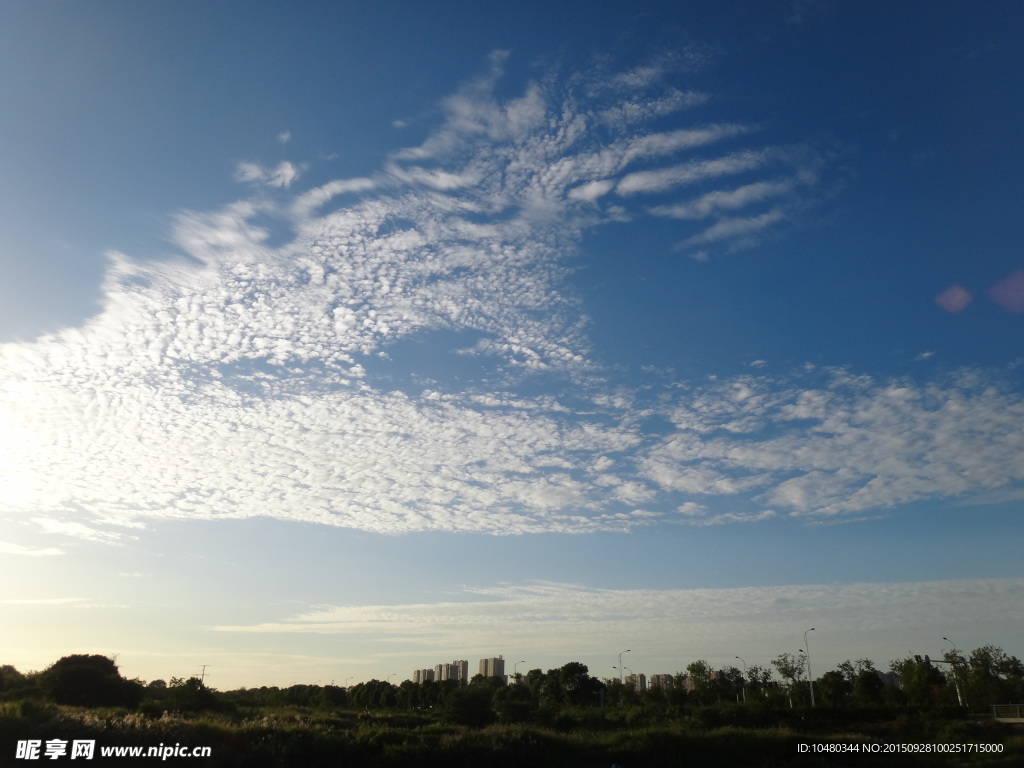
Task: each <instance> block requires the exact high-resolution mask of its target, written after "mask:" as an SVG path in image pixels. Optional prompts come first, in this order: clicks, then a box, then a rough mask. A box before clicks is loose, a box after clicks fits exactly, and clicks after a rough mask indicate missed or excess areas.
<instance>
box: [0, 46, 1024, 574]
mask: <svg viewBox="0 0 1024 768" xmlns="http://www.w3.org/2000/svg"><path fill="white" fill-rule="evenodd" d="M504 58H505V56H504V54H500V53H499V54H495V55H494V56H493V57H492V59H491V62H490V69H489V70H488V71H487V72H486V73H485V74H484V75H483V76H481V77H479V78H477V79H476V80H474V81H472V82H470V83H468V84H467V85H466V86H465V87H463V88H462V89H460V90H459V91H458V92H457V93H455V94H454V95H452V96H451V97H450V98H448V99H447V100H445V102H444V103H443V110H444V120H443V121H442V123H441V125H440V126H439V127H438V128H437V130H436V131H434V133H433V134H432V135H430V136H429V137H428V138H427V140H426V141H424V142H423V144H421V145H420V146H417V147H411V148H406V149H401V150H397V151H395V152H394V153H393V154H392V155H391V156H390V157H389V158H388V160H387V162H386V163H385V164H384V167H383V168H382V169H381V170H380V171H379V172H378V173H377V174H374V175H372V176H371V177H367V178H361V179H339V180H335V181H332V182H330V183H328V184H325V185H323V186H320V187H317V188H314V189H308V190H305V191H301V192H295V193H293V192H290V191H286V189H287V188H289V187H290V186H291V185H293V184H294V183H295V182H296V180H297V179H298V177H299V173H300V170H301V169H300V168H299V167H297V166H292V165H290V164H283V165H281V166H278V167H277V168H274V169H268V168H265V167H264V166H262V165H260V164H258V163H246V164H242V165H240V166H239V169H238V178H239V179H240V180H243V181H248V182H253V183H257V184H260V185H263V186H272V187H275V188H278V189H279V191H278V193H277V194H279V195H280V196H281V197H280V198H279V199H278V200H277V201H272V200H270V199H268V197H267V195H266V194H260V195H258V196H256V197H255V198H254V199H252V200H241V201H238V202H235V203H233V204H231V205H227V206H225V207H223V208H221V209H218V210H214V211H205V212H195V211H190V212H182V213H181V214H179V216H178V217H177V223H176V227H175V230H174V238H175V241H176V243H177V245H178V246H179V247H180V249H181V251H182V253H183V254H185V255H187V256H188V257H189V258H188V259H182V260H181V261H178V262H172V263H167V262H161V263H152V262H149V263H147V262H141V261H138V260H135V259H132V258H129V257H127V256H124V255H121V254H116V253H115V254H111V256H110V266H109V269H108V272H107V276H106V281H105V284H104V286H103V306H104V308H103V311H102V312H101V313H100V314H99V315H97V316H96V317H94V318H92V319H91V320H90V321H89V322H87V323H86V324H84V325H83V326H82V327H80V328H71V329H67V330H64V331H62V332H60V333H57V334H53V335H50V336H46V337H43V338H40V339H38V340H37V341H35V342H33V343H21V344H8V345H5V346H3V347H2V348H0V382H2V383H0V423H2V426H3V428H2V430H0V471H2V472H3V473H4V475H5V477H4V482H5V484H6V488H7V492H6V493H5V495H4V498H3V499H2V500H0V505H2V508H3V509H4V510H5V511H7V512H13V513H20V514H23V515H25V516H26V517H30V518H32V519H35V520H37V521H38V522H37V525H39V526H40V527H41V528H42V529H43V531H44V532H48V533H51V534H55V535H64V536H73V537H79V538H85V539H92V540H96V541H114V540H117V539H118V538H121V537H125V536H128V535H129V533H130V531H131V530H132V529H133V528H137V527H139V526H140V525H144V524H145V521H146V520H147V519H159V518H199V519H210V518H242V517H248V516H255V515H269V516H273V517H276V518H279V519H286V520H303V521H311V522H318V523H323V524H329V525H337V526H346V527H352V528H359V529H363V530H370V531H378V532H405V531H422V530H446V531H476V532H488V533H529V532H544V531H565V532H584V531H595V530H628V529H629V528H631V527H634V526H638V525H648V524H651V522H652V521H657V520H659V519H672V520H674V521H679V522H686V523H691V524H702V525H707V524H715V523H726V522H732V523H742V522H757V521H761V520H766V519H770V518H772V517H776V516H778V515H780V514H782V513H793V514H800V515H835V514H840V513H846V512H855V511H858V510H862V509H867V508H873V507H886V506H892V505H894V504H897V503H903V502H906V501H910V500H914V499H919V498H926V497H930V496H931V497H934V496H948V495H954V494H962V493H965V492H969V491H972V490H979V489H991V488H996V487H1002V486H1006V485H1009V484H1013V483H1017V482H1019V481H1020V480H1021V479H1024V468H1022V467H1021V466H1020V464H1019V462H1016V461H1014V460H1013V459H1012V456H1014V455H1020V448H1021V447H1022V446H1021V442H1022V440H1024V438H1022V437H1021V435H1024V430H1021V429H1020V426H1021V422H1022V416H1024V404H1022V402H1021V399H1020V397H1019V395H1017V394H1015V393H1013V392H1011V391H1007V390H1000V389H998V388H993V386H991V385H990V384H988V383H987V382H985V381H982V380H980V379H979V378H977V376H975V377H974V378H973V379H972V378H971V374H967V373H965V374H963V375H962V377H961V378H960V379H959V380H956V381H950V382H947V383H946V384H945V385H939V384H936V385H933V386H928V387H922V386H916V385H912V384H906V383H899V382H884V381H874V380H868V379H865V378H863V377H861V378H858V377H855V376H853V375H852V374H847V373H843V372H835V373H834V375H833V376H832V381H831V382H830V383H828V384H826V385H817V384H815V385H813V386H812V385H811V384H809V383H808V381H801V380H792V381H776V380H771V379H769V378H767V377H761V378H756V377H748V378H744V379H738V380H736V381H733V382H727V383H721V384H719V385H716V386H715V387H710V388H704V389H702V390H699V391H698V390H695V389H693V388H687V387H676V388H673V390H672V391H671V392H669V393H664V396H663V397H656V398H655V399H654V402H653V404H652V402H648V403H647V404H641V403H640V400H641V399H642V398H641V397H640V396H639V394H638V393H632V394H630V393H629V392H627V391H626V390H625V389H624V388H623V386H622V385H621V383H620V382H616V381H614V380H613V376H612V374H611V373H610V372H609V371H608V370H606V369H604V368H602V367H601V366H600V365H598V364H596V363H595V362H594V360H593V359H592V358H593V356H592V354H591V352H590V349H589V342H588V333H587V320H586V318H585V317H584V316H583V315H582V313H581V310H580V300H579V297H577V296H576V295H574V294H573V292H572V291H571V290H570V288H569V285H570V283H569V281H568V280H567V278H568V277H569V275H570V271H571V265H572V263H573V262H572V259H574V258H577V257H578V253H577V250H578V245H579V242H580V238H581V236H582V234H583V233H584V232H585V231H587V230H588V229H592V228H594V227H598V226H601V225H604V224H607V223H609V222H614V221H621V220H623V219H629V218H637V217H642V216H649V215H655V216H662V217H669V218H672V219H674V220H678V221H679V222H680V226H681V227H691V228H694V227H695V229H691V230H690V231H689V236H688V239H686V240H684V243H692V244H699V245H701V246H702V247H703V246H706V247H710V248H715V247H721V248H722V249H723V251H722V252H726V251H729V250H734V249H735V247H737V245H740V244H742V242H744V240H745V239H749V238H750V236H751V235H752V234H760V233H762V232H763V231H764V230H767V229H771V228H773V227H776V226H780V225H783V224H785V223H786V222H787V221H788V220H789V211H790V210H793V209H796V208H799V207H806V205H808V204H809V203H810V202H812V201H813V199H814V197H815V195H816V194H818V192H817V190H818V181H817V180H818V179H819V178H820V177H822V175H823V174H825V173H827V171H828V163H827V158H826V157H825V155H823V154H821V153H819V152H817V151H816V150H814V149H813V148H812V147H810V146H805V145H789V146H785V147H781V146H768V145H764V144H763V143H759V142H758V135H759V128H760V127H759V125H758V124H756V123H743V122H729V123H721V122H708V121H703V120H701V117H700V113H699V110H700V108H701V106H702V105H703V104H704V103H705V102H706V101H707V98H706V95H705V94H701V93H699V92H696V91H682V90H679V89H678V88H676V87H674V86H672V85H670V84H668V83H667V79H666V77H667V76H666V73H665V71H663V70H662V69H661V68H660V65H652V66H651V67H647V68H644V69H643V70H642V71H640V70H637V71H634V72H633V73H632V74H631V75H630V77H626V78H623V77H617V76H614V74H613V73H602V72H600V71H599V70H595V71H594V72H591V73H589V74H588V75H586V76H582V75H578V76H574V77H570V78H568V79H567V80H563V81H558V82H556V81H555V78H550V79H548V80H546V81H544V83H532V84H530V85H529V86H527V87H526V88H525V90H524V91H523V93H522V95H520V96H518V97H515V98H509V99H500V98H498V97H496V96H495V95H494V87H495V84H496V83H497V82H498V80H499V79H500V78H501V77H502V65H503V61H504ZM641 75H642V77H641ZM687 110H692V111H693V117H692V122H693V127H692V128H688V129H685V130H675V131H670V132H658V131H655V130H646V131H645V130H644V126H645V125H649V124H651V121H652V120H654V119H655V118H660V117H664V116H665V115H667V114H671V113H683V112H686V111H687ZM687 114H689V113H687ZM683 116H684V115H681V116H680V119H682V117H683ZM598 136H601V137H602V139H601V140H599V139H598V138H597V137H598ZM694 185H700V186H699V189H698V191H697V192H696V193H694V192H687V191H686V190H688V189H690V188H691V187H693V186H694ZM655 193H657V194H659V195H660V197H659V198H658V200H657V204H656V205H652V204H651V203H650V202H648V200H649V196H650V195H652V194H655ZM665 193H669V194H672V195H678V199H677V200H676V201H675V202H672V201H669V202H665ZM695 195H696V196H695ZM268 220H270V221H275V220H276V221H277V222H278V224H279V225H280V226H281V227H282V228H284V227H290V228H291V232H292V233H293V234H292V236H291V237H290V239H289V240H288V242H286V243H285V244H284V245H271V242H273V240H272V238H271V232H270V231H269V230H268V229H267V228H266V227H267V226H270V225H268V224H265V223H263V224H260V223H257V222H266V221H268ZM686 222H690V223H686ZM684 234H685V233H684ZM709 253H711V255H717V254H715V253H714V251H710V252H709V251H708V250H704V251H702V252H701V254H702V256H707V255H708V254H709ZM406 341H410V342H413V343H416V344H420V343H423V344H427V343H429V344H430V345H432V349H435V350H440V351H438V352H437V354H439V355H444V354H450V355H453V356H454V355H458V358H457V359H459V360H461V361H472V362H475V363H478V364H479V366H480V368H481V369H482V370H483V371H484V372H485V373H484V375H482V376H481V377H480V378H479V379H474V380H473V381H470V382H468V383H463V384H461V385H453V384H451V383H448V384H428V385H425V386H419V387H417V388H415V391H414V388H412V387H408V386H405V387H402V386H390V387H386V386H384V384H383V383H382V382H383V380H382V379H380V378H377V377H375V376H374V369H375V366H377V365H378V364H379V363H380V361H381V360H382V359H383V357H382V356H387V355H389V354H391V353H393V352H395V350H396V349H398V348H399V345H400V344H401V343H402V342H406ZM440 344H445V345H447V346H445V347H444V348H443V349H442V348H441V347H440V346H438V345H440ZM450 359H456V358H455V357H452V358H450ZM537 382H545V383H549V384H550V383H551V382H556V383H558V385H559V386H557V387H552V388H550V391H559V392H571V393H573V394H571V395H570V394H566V395H559V396H555V395H547V396H539V395H536V394H527V393H535V392H536V391H537V387H536V386H534V385H535V384H536V383H537ZM524 383H525V384H526V385H528V386H524ZM611 392H615V393H616V394H615V395H614V396H612V395H611V394H610V393H611ZM647 399H648V401H650V397H649V395H648V396H647ZM651 418H660V419H661V420H662V421H663V422H664V423H665V425H666V427H667V434H666V430H662V431H660V432H659V433H658V435H654V436H652V435H649V434H647V433H646V432H644V430H643V429H642V428H641V424H643V423H644V420H649V419H651ZM886 457H890V458H886ZM712 496H724V497H728V499H729V502H730V504H731V505H733V506H735V507H736V508H735V509H733V510H732V511H730V512H728V513H726V514H716V513H714V512H712V511H710V510H711V507H709V506H708V504H709V503H710V502H709V501H708V499H709V497H712ZM698 502H699V503H698ZM677 509H678V510H686V512H685V514H682V515H679V514H677V513H676V512H675V511H674V510H677ZM6 546H7V549H6V551H7V552H14V553H22V554H43V553H45V554H51V553H56V551H55V550H49V549H48V550H28V549H23V548H19V547H18V545H6ZM12 547H13V548H12Z"/></svg>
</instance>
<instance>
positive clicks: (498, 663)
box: [480, 655, 505, 680]
mask: <svg viewBox="0 0 1024 768" xmlns="http://www.w3.org/2000/svg"><path fill="white" fill-rule="evenodd" d="M480 674H481V675H483V676H484V677H500V678H501V679H502V680H504V679H505V658H504V657H503V656H501V655H499V656H497V657H496V658H491V659H480Z"/></svg>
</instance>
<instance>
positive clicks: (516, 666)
mask: <svg viewBox="0 0 1024 768" xmlns="http://www.w3.org/2000/svg"><path fill="white" fill-rule="evenodd" d="M525 663H526V659H520V660H519V661H517V662H516V663H515V664H513V665H512V677H513V678H515V681H516V683H518V682H519V665H520V664H525Z"/></svg>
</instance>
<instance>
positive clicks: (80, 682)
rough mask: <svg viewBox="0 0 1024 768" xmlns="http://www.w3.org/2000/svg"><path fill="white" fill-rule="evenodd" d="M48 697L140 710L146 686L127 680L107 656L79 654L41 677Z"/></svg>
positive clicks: (78, 702) (91, 705) (47, 670)
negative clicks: (138, 707) (137, 707)
mask: <svg viewBox="0 0 1024 768" xmlns="http://www.w3.org/2000/svg"><path fill="white" fill-rule="evenodd" d="M40 682H41V684H42V687H43V690H44V691H45V693H46V695H47V696H48V697H49V698H51V699H52V700H53V701H55V702H57V703H58V704H70V705H75V706H81V707H110V706H114V707H117V706H121V707H132V708H134V707H136V706H138V704H139V702H140V701H141V700H142V696H143V687H142V685H141V684H139V683H137V682H136V681H134V680H125V679H124V678H123V677H121V674H120V672H118V670H117V664H115V663H114V660H113V659H108V658H107V657H106V656H99V655H92V656H90V655H86V654H75V655H72V656H65V657H63V658H62V659H59V660H58V661H56V662H54V663H53V664H52V665H51V666H50V667H49V668H47V669H46V670H44V671H43V673H42V674H41V675H40Z"/></svg>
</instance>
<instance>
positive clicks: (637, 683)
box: [624, 672, 647, 693]
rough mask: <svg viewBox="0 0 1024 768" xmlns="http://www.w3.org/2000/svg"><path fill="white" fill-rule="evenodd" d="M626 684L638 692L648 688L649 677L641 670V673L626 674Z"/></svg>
mask: <svg viewBox="0 0 1024 768" xmlns="http://www.w3.org/2000/svg"><path fill="white" fill-rule="evenodd" d="M624 682H625V684H626V685H627V686H629V687H630V688H632V689H633V690H634V691H636V692H637V693H643V692H644V691H646V690H647V677H646V676H645V675H644V673H643V672H641V673H640V674H639V675H626V679H625V681H624Z"/></svg>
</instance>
